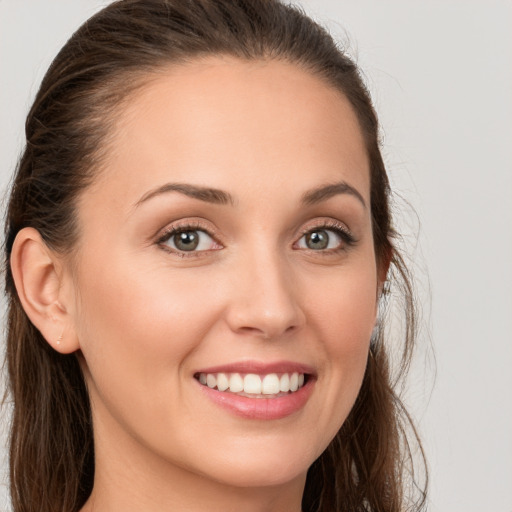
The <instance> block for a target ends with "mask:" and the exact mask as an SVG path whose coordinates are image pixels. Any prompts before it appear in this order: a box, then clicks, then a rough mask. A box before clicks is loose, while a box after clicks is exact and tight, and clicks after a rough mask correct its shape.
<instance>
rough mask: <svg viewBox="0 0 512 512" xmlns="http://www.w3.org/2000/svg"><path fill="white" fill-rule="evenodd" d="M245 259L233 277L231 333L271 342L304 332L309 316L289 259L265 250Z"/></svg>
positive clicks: (229, 315)
mask: <svg viewBox="0 0 512 512" xmlns="http://www.w3.org/2000/svg"><path fill="white" fill-rule="evenodd" d="M241 260H243V261H241V262H240V265H238V271H237V272H235V273H233V274H232V275H231V277H232V278H233V281H231V284H232V287H231V289H232V290H233V293H232V294H231V300H230V303H229V307H228V311H227V315H226V316H227V323H228V324H229V327H230V328H231V330H232V331H234V332H236V333H238V334H248V335H252V336H257V337H261V338H262V339H269V340H270V339H276V338H279V337H282V336H283V335H286V334H290V333H291V332H294V331H297V330H298V329H300V327H302V325H303V324H304V323H305V314H304V311H303V308H302V307H301V304H300V300H299V293H298V288H297V281H296V279H294V276H293V272H292V269H291V267H290V265H289V264H287V262H286V261H285V259H284V258H281V257H279V255H278V254H273V253H271V252H269V251H268V250H267V251H264V250H263V251H261V253H260V255H259V256H258V255H256V254H253V255H252V256H250V257H245V258H241Z"/></svg>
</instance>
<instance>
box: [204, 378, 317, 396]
mask: <svg viewBox="0 0 512 512" xmlns="http://www.w3.org/2000/svg"><path fill="white" fill-rule="evenodd" d="M194 378H195V379H196V380H198V381H199V383H200V384H201V385H202V386H205V387H208V388H210V389H213V390H217V391H220V392H223V393H233V394H236V395H238V396H243V397H247V398H280V397H283V396H287V395H289V394H292V393H296V392H297V391H298V390H299V389H301V388H302V387H304V385H305V384H307V382H308V380H309V379H310V374H307V373H302V372H283V373H277V372H275V373H266V374H258V373H239V372H216V373H213V372H212V373H206V372H200V373H196V374H195V375H194Z"/></svg>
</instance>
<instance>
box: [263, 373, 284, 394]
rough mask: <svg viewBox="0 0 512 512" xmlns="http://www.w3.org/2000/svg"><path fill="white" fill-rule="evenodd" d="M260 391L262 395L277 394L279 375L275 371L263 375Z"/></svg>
mask: <svg viewBox="0 0 512 512" xmlns="http://www.w3.org/2000/svg"><path fill="white" fill-rule="evenodd" d="M261 391H262V393H263V394H264V395H277V393H279V391H280V390H279V377H278V376H277V375H276V374H275V373H271V374H270V375H265V377H263V382H262V383H261Z"/></svg>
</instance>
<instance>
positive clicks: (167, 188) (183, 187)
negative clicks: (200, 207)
mask: <svg viewBox="0 0 512 512" xmlns="http://www.w3.org/2000/svg"><path fill="white" fill-rule="evenodd" d="M168 192H179V193H180V194H184V195H186V196H188V197H193V198H194V199H199V200H200V201H205V202H207V203H213V204H231V205H233V204H234V199H233V197H232V196H231V194H229V193H228V192H224V191H223V190H219V189H216V188H210V187H202V186H199V185H190V184H188V183H166V184H165V185H162V186H161V187H158V188H155V189H154V190H150V191H149V192H147V193H146V194H144V195H143V196H142V197H141V198H140V199H139V200H138V201H137V202H136V203H135V207H138V206H140V205H141V204H142V203H144V202H146V201H148V200H149V199H152V198H153V197H156V196H159V195H162V194H166V193H168Z"/></svg>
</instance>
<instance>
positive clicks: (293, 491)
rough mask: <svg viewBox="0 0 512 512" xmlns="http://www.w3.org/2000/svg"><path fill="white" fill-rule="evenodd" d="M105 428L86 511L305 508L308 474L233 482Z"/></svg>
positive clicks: (289, 511) (287, 511)
mask: <svg viewBox="0 0 512 512" xmlns="http://www.w3.org/2000/svg"><path fill="white" fill-rule="evenodd" d="M96 427H98V428H96ZM103 433H105V431H103V429H102V428H101V427H100V426H99V425H98V424H96V425H95V437H96V439H95V477H94V487H93V491H92V493H91V496H90V498H89V500H88V501H87V503H86V504H85V506H84V507H83V508H82V510H81V512H107V511H111V510H123V511H124V512H140V510H144V512H171V511H174V512H175V511H176V510H179V511H180V512H199V511H204V510H208V511H209V512H226V511H235V510H236V511H239V510H243V511H244V512H300V510H301V501H302V493H303V491H304V485H305V481H306V475H305V474H300V475H298V476H297V477H296V478H294V479H293V480H291V481H287V482H284V483H278V484H273V485H260V486H248V485H246V486H243V485H231V484H230V483H229V482H222V481H217V480H215V478H212V476H211V475H201V474H198V473H197V472H194V471H191V470H189V469H187V468H183V467H180V466H179V465H177V464H175V463H173V462H171V461H168V460H166V459H165V458H164V457H160V456H159V455H158V454H155V453H154V452H152V451H151V450H148V449H147V448H146V447H144V446H143V445H141V444H140V443H138V442H137V440H135V439H133V438H131V437H130V436H129V435H128V434H126V433H121V432H118V434H117V435H116V436H108V437H109V438H110V437H112V438H111V439H106V438H105V437H104V436H102V435H101V434H103ZM271 472H272V468H269V473H271Z"/></svg>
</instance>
